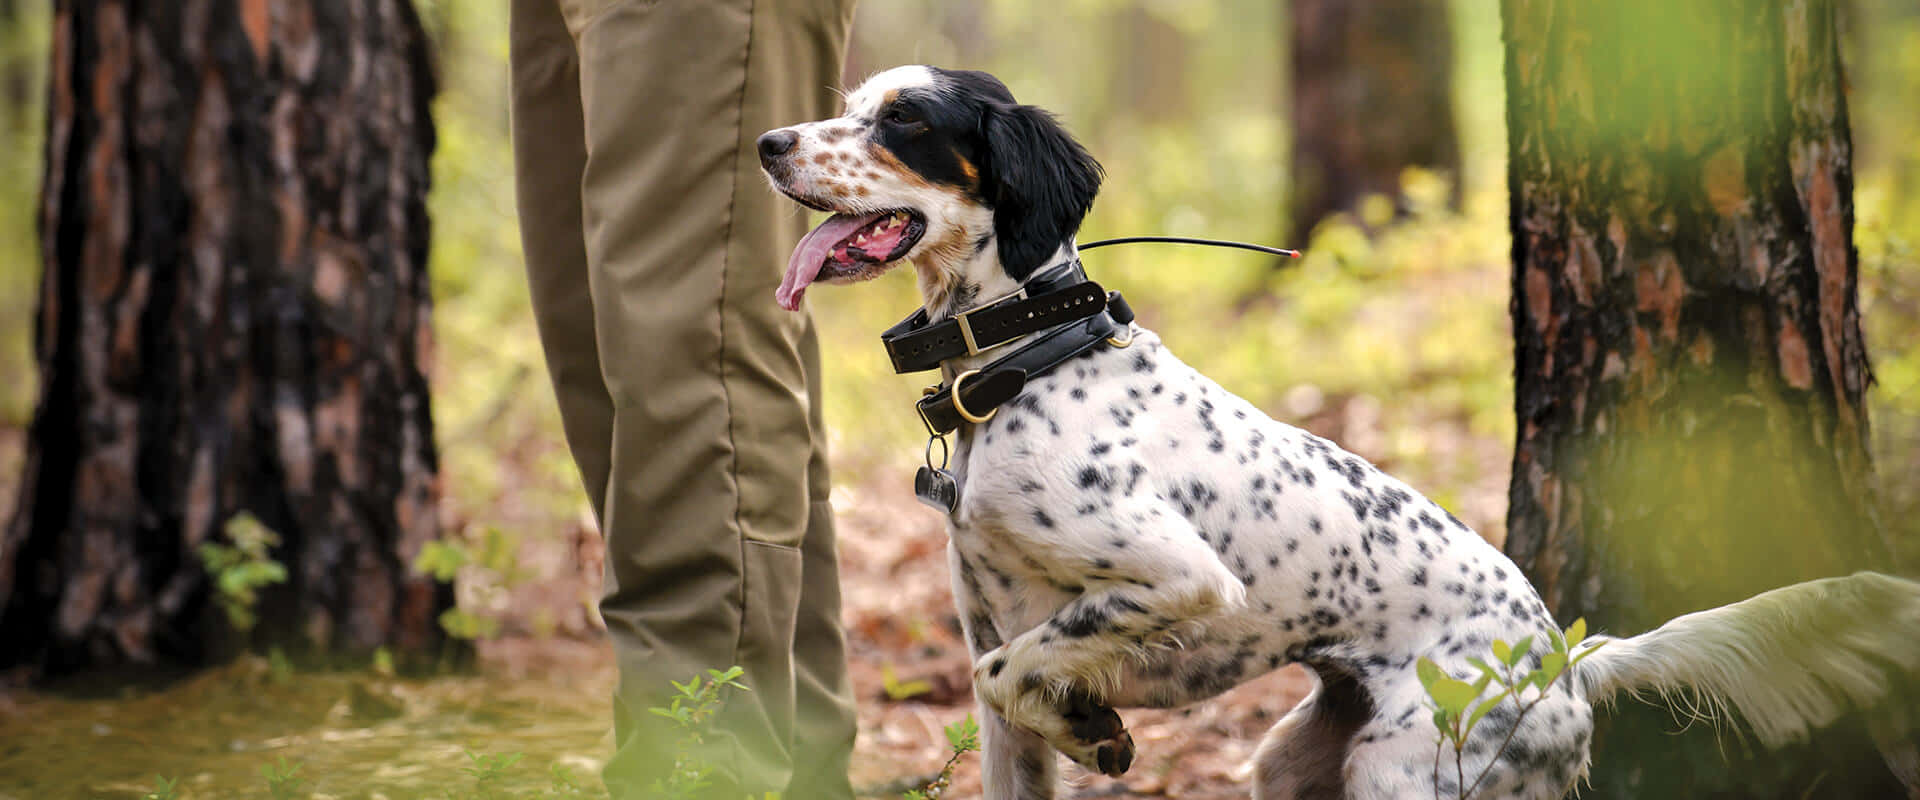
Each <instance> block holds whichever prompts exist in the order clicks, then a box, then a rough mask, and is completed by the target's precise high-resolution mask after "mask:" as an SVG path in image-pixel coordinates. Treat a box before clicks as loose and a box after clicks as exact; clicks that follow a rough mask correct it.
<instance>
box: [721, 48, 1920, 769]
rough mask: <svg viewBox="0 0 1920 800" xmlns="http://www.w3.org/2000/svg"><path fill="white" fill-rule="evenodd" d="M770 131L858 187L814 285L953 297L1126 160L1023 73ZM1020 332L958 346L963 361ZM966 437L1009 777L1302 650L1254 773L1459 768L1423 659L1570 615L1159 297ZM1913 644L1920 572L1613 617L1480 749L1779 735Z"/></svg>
mask: <svg viewBox="0 0 1920 800" xmlns="http://www.w3.org/2000/svg"><path fill="white" fill-rule="evenodd" d="M759 149H760V155H761V159H762V163H763V165H764V167H765V171H766V173H767V175H768V177H769V179H770V180H771V181H772V183H773V185H774V187H775V188H776V189H778V190H779V191H780V192H782V193H784V194H786V195H788V196H789V197H791V198H793V199H795V200H797V201H799V202H800V203H801V204H803V205H806V206H808V207H810V208H814V209H817V210H822V211H830V212H833V213H834V216H833V217H832V218H831V219H829V220H828V221H827V222H825V223H823V224H822V225H821V226H820V227H819V228H817V229H815V230H814V231H813V232H812V233H810V234H808V235H807V237H806V238H805V239H804V240H803V241H802V242H801V243H800V245H799V246H798V247H797V248H796V249H795V251H794V254H793V257H792V260H791V262H790V263H789V265H788V271H787V273H786V278H785V281H784V282H783V283H782V285H781V287H780V291H779V297H778V299H779V302H780V303H781V304H782V305H783V306H785V307H786V308H789V309H793V308H797V307H798V306H799V303H800V301H801V297H802V295H803V294H804V293H805V291H806V289H807V286H808V285H809V284H811V283H815V282H833V283H843V282H850V281H857V280H865V279H868V278H872V277H875V276H877V275H879V274H881V273H882V272H884V271H886V270H887V269H888V268H889V267H891V266H893V265H895V264H898V263H900V262H901V261H903V260H911V262H912V263H913V265H914V268H915V269H916V270H917V272H918V278H919V285H920V289H921V292H922V294H923V296H924V299H925V310H926V312H927V314H928V315H929V316H930V317H931V319H933V320H941V319H945V318H948V317H950V316H952V315H954V314H956V313H959V312H962V311H967V310H969V309H971V308H975V307H978V306H981V305H984V304H987V303H991V302H993V301H995V300H998V299H1001V298H1004V297H1006V296H1008V295H1011V294H1013V293H1015V292H1016V290H1018V289H1019V288H1020V287H1021V285H1022V283H1023V281H1025V280H1027V279H1028V278H1029V277H1030V276H1033V275H1034V274H1035V273H1036V272H1037V271H1039V270H1042V268H1045V267H1049V266H1052V265H1055V264H1059V263H1062V262H1066V261H1069V260H1072V259H1074V258H1075V257H1076V251H1075V246H1074V239H1073V237H1074V234H1075V232H1076V231H1077V230H1078V228H1079V226H1080V221H1081V218H1082V217H1083V216H1084V215H1085V214H1086V213H1087V211H1088V209H1089V208H1090V206H1091V205H1092V203H1093V198H1094V194H1095V192H1096V191H1097V190H1098V188H1099V185H1100V182H1101V170H1100V167H1099V165H1098V164H1097V163H1096V162H1095V161H1094V160H1093V159H1092V158H1091V157H1090V156H1089V155H1088V154H1087V153H1086V151H1085V150H1084V149H1082V148H1081V146H1080V145H1079V144H1078V143H1076V142H1075V141H1074V140H1073V139H1072V138H1070V137H1069V136H1068V135H1067V134H1066V133H1065V132H1064V131H1063V130H1062V129H1061V128H1060V127H1059V126H1058V125H1057V124H1056V123H1055V121H1054V120H1053V118H1052V117H1051V116H1049V115H1048V114H1047V113H1045V112H1043V111H1041V110H1039V109H1037V108H1034V107H1032V106H1023V105H1019V104H1017V103H1016V102H1015V101H1014V98H1013V96H1012V95H1011V94H1010V93H1009V92H1008V90H1007V88H1006V87H1005V86H1004V85H1002V84H1001V83H1000V81H998V80H996V79H994V78H993V77H991V76H989V75H986V74H983V73H979V72H960V71H948V70H941V69H934V68H929V67H919V66H912V67H900V68H897V69H893V70H890V71H887V72H884V73H881V74H880V75H878V76H876V77H874V78H872V79H871V80H869V81H867V82H866V83H865V85H863V86H861V87H860V88H859V89H858V90H856V91H854V92H853V93H852V94H850V95H849V96H848V97H847V104H846V111H845V114H844V115H843V116H841V117H839V118H836V119H829V120H824V121H819V122H810V123H806V124H800V125H795V126H792V127H788V128H781V129H779V130H775V131H770V132H768V133H766V134H765V135H763V136H762V137H760V139H759ZM1015 346H1018V345H1017V343H1016V345H1015ZM996 354H997V353H985V354H980V355H975V356H971V357H961V358H955V359H951V360H949V361H947V362H945V363H943V364H942V365H941V366H942V369H943V370H944V373H945V374H944V377H945V378H946V379H947V380H948V381H951V380H952V379H953V377H954V376H955V375H956V374H960V373H962V372H964V371H966V370H970V369H974V368H977V367H980V366H981V365H983V364H985V363H987V362H988V361H989V360H991V359H992V358H994V357H995V355H996ZM903 413H905V410H904V409H903ZM953 463H954V465H955V467H954V471H955V473H956V474H957V475H958V478H959V482H960V499H959V503H958V506H957V508H956V509H955V510H954V512H953V513H952V514H951V517H950V520H949V522H950V529H951V536H952V540H951V543H950V545H949V548H948V553H949V556H950V562H951V567H952V572H953V578H954V593H955V596H956V600H957V604H958V606H959V610H960V618H961V620H962V622H963V625H964V627H965V631H966V636H967V642H968V645H969V646H970V648H971V650H972V654H973V657H974V693H975V695H976V697H977V698H978V700H979V701H980V705H981V709H980V712H981V716H982V717H983V718H984V721H983V725H982V730H983V734H984V737H985V743H984V750H985V763H984V766H985V782H986V795H987V797H989V798H993V799H994V800H1006V799H1007V798H1046V797H1052V796H1053V792H1054V789H1055V784H1056V782H1057V779H1056V773H1055V759H1054V757H1053V754H1052V752H1051V751H1052V750H1058V751H1060V752H1062V753H1065V754H1066V755H1067V756H1068V757H1069V758H1071V759H1073V760H1074V761H1075V762H1078V763H1079V764H1081V765H1083V766H1085V767H1087V768H1089V769H1093V770H1098V771H1100V772H1103V773H1107V774H1110V775H1117V774H1120V773H1122V772H1124V771H1126V769H1127V767H1128V766H1129V764H1130V763H1131V761H1132V758H1133V745H1132V740H1131V738H1130V737H1129V736H1128V735H1127V733H1126V731H1125V730H1124V728H1123V727H1122V725H1121V721H1120V718H1119V717H1118V716H1117V715H1116V714H1115V713H1114V711H1113V710H1112V709H1114V708H1116V707H1139V706H1146V707H1155V708H1166V707H1173V706H1180V705H1183V704H1187V703H1193V702H1196V701H1200V700H1204V699H1206V698H1209V697H1212V696H1214V695H1217V694H1219V693H1221V692H1223V691H1225V690H1227V689H1228V688H1230V687H1232V686H1234V685H1236V684H1238V683H1240V682H1242V681H1245V680H1249V679H1251V678H1254V677H1256V676H1259V675H1261V674H1264V673H1266V672H1268V671H1270V670H1273V669H1275V668H1277V667H1279V666H1281V665H1283V664H1288V663H1295V662H1298V663H1302V664H1304V665H1306V666H1307V667H1308V668H1309V669H1310V670H1311V671H1312V672H1313V674H1314V675H1315V676H1316V677H1317V678H1318V687H1317V688H1316V689H1315V691H1314V692H1313V693H1312V694H1311V695H1310V696H1309V697H1308V698H1307V699H1306V700H1305V701H1304V702H1302V703H1301V704H1300V705H1299V706H1298V707H1297V708H1295V709H1294V710H1293V711H1292V712H1291V713H1289V714H1287V715H1286V717H1285V718H1283V719H1282V720H1280V722H1279V723H1278V724H1277V725H1275V726H1274V728H1273V730H1272V731H1271V732H1270V733H1269V734H1267V736H1266V739H1265V741H1264V742H1263V743H1262V744H1261V746H1260V748H1259V751H1258V755H1257V756H1256V763H1255V765H1254V787H1253V795H1254V797H1256V798H1268V799H1278V798H1329V797H1344V798H1355V799H1356V800H1385V799H1386V798H1400V797H1432V796H1435V794H1436V792H1437V793H1438V794H1439V795H1442V796H1448V797H1452V796H1455V795H1456V794H1457V792H1458V788H1459V787H1458V786H1457V785H1455V783H1454V778H1453V777H1452V771H1451V770H1447V771H1442V772H1441V773H1440V774H1436V770H1434V769H1433V764H1434V760H1435V747H1436V743H1437V741H1438V737H1437V734H1436V732H1435V729H1434V727H1433V722H1432V718H1431V716H1432V715H1431V713H1430V711H1429V709H1428V706H1427V696H1426V694H1425V693H1424V690H1423V689H1422V684H1421V682H1420V681H1419V680H1418V678H1417V677H1416V674H1415V664H1416V659H1417V658H1418V657H1420V656H1426V657H1428V658H1431V659H1433V660H1434V661H1435V662H1437V663H1438V664H1439V665H1440V666H1441V667H1442V668H1444V669H1445V670H1447V671H1448V672H1450V673H1452V674H1453V675H1454V676H1455V677H1459V678H1468V679H1470V678H1472V677H1475V676H1476V674H1477V673H1476V670H1475V669H1474V668H1473V667H1471V666H1470V665H1469V663H1468V661H1467V659H1469V658H1470V657H1475V656H1484V655H1485V654H1486V653H1487V651H1488V645H1489V643H1490V642H1491V641H1492V640H1493V639H1495V638H1504V639H1508V640H1517V639H1519V638H1520V637H1523V636H1529V635H1531V636H1535V637H1536V640H1537V641H1544V640H1545V638H1546V632H1547V631H1549V630H1551V629H1553V628H1554V627H1555V621H1554V620H1553V619H1552V618H1551V617H1550V616H1549V615H1548V613H1547V609H1546V608H1545V606H1544V605H1543V604H1542V603H1541V601H1540V598H1539V595H1538V594H1537V593H1536V592H1535V591H1534V589H1533V587H1532V586H1531V585H1529V584H1528V583H1527V581H1526V579H1525V578H1524V577H1522V576H1521V574H1520V570H1519V569H1518V568H1516V567H1515V566H1514V564H1513V563H1512V562H1511V561H1509V560H1508V559H1507V558H1506V557H1504V556H1503V555H1502V554H1501V553H1500V552H1499V551H1498V550H1496V549H1494V548H1493V547H1492V546H1490V545H1488V544H1487V542H1486V541H1484V540H1483V539H1481V538H1480V537H1479V536H1478V535H1476V534H1475V533H1474V532H1473V531H1471V530H1469V529H1467V527H1466V526H1465V525H1463V524H1461V523H1460V522H1459V520H1456V519H1454V517H1453V516H1452V515H1450V514H1448V513H1447V512H1446V511H1445V510H1444V509H1442V508H1440V507H1439V506H1438V505H1436V504H1434V503H1433V502H1432V501H1430V500H1428V499H1427V498H1425V497H1422V496H1421V495H1420V494H1419V493H1418V492H1415V491H1414V490H1412V489H1410V488H1408V487H1407V486H1406V484H1403V483H1401V482H1400V481H1398V480H1396V479H1394V478H1393V477H1392V476H1389V475H1386V474H1384V473H1382V472H1380V471H1379V470H1377V469H1375V468H1374V467H1373V466H1372V465H1370V464H1368V463H1367V462H1366V461H1365V460H1363V459H1361V458H1359V457H1357V456H1354V455H1352V454H1350V453H1348V452H1346V451H1345V450H1342V449H1340V448H1339V447H1338V446H1336V445H1333V444H1331V443H1329V442H1327V441H1326V440H1324V439H1320V438H1318V437H1316V436H1313V435H1312V434H1309V433H1306V432H1305V431H1302V430H1300V429H1297V428H1294V427H1292V426H1289V425H1285V424H1282V423H1279V422H1275V421H1274V420H1272V419H1269V418H1268V417H1267V415H1265V414H1263V413H1261V411H1260V410H1259V409H1257V408H1255V407H1253V406H1252V405H1250V404H1248V403H1247V402H1246V401H1244V400H1241V399H1240V398H1239V397H1236V396H1234V395H1233V394H1232V393H1230V392H1228V391H1226V390H1224V389H1222V388H1220V387H1219V386H1218V385H1216V384H1215V383H1214V382H1213V381H1211V380H1208V379H1207V378H1206V377H1205V376H1203V375H1201V374H1199V373H1198V372H1195V371H1194V370H1193V369H1192V368H1190V367H1188V366H1187V365H1186V364H1184V363H1182V362H1181V361H1180V360H1179V359H1177V358H1175V357H1174V356H1173V354H1172V353H1171V352H1169V351H1168V350H1167V348H1166V347H1164V346H1163V345H1162V344H1161V342H1160V341H1159V339H1158V338H1157V337H1156V336H1155V335H1154V334H1153V333H1151V332H1149V331H1147V330H1143V329H1140V328H1138V327H1137V326H1135V327H1134V328H1133V337H1132V344H1131V346H1129V347H1124V348H1122V347H1118V346H1103V347H1098V348H1095V349H1093V350H1091V351H1088V352H1087V353H1086V354H1085V355H1082V356H1080V357H1078V358H1076V359H1074V360H1072V361H1071V362H1069V363H1067V364H1065V365H1063V366H1061V367H1059V368H1058V369H1055V370H1053V371H1052V372H1050V373H1048V374H1046V375H1045V376H1043V377H1038V378H1036V379H1035V380H1032V381H1031V382H1029V383H1027V384H1026V385H1025V388H1024V389H1023V390H1022V391H1021V393H1020V394H1019V395H1018V396H1017V397H1015V398H1013V400H1012V401H1011V402H1008V403H1006V404H1004V405H1003V406H1001V409H1000V413H999V414H998V415H997V416H995V417H993V418H992V419H991V420H989V421H987V422H985V423H981V424H973V425H967V426H963V427H962V428H961V430H960V432H959V437H958V444H957V447H956V448H955V452H954V457H953ZM1532 658H1534V659H1536V660H1535V661H1534V662H1533V663H1534V664H1537V663H1538V662H1537V658H1538V656H1537V655H1536V656H1533V657H1532ZM1916 665H1920V584H1915V583H1913V582H1910V581H1906V580H1903V579H1899V578H1892V577H1887V576H1882V575H1875V574H1865V573H1863V574H1860V575H1855V576H1853V577H1848V578H1838V579H1830V580H1825V581H1818V582H1812V583H1805V584H1800V585H1797V586H1793V587H1788V588H1785V589H1780V590H1776V591H1774V592H1769V593H1767V594H1763V595H1760V596H1759V597H1755V598H1753V599H1751V600H1748V601H1745V602H1742V603H1737V604H1734V605H1730V606H1725V607H1722V608H1718V609H1714V610H1711V611H1705V612H1701V613H1697V614H1690V615H1687V616H1684V617H1680V618H1678V619H1675V620H1673V621H1672V622H1669V623H1668V624H1666V625H1665V626H1663V627H1661V628H1659V629H1658V630H1655V631H1653V632H1652V633H1648V634H1644V635H1641V636H1636V637H1633V638H1629V639H1620V640H1611V641H1607V642H1606V646H1604V647H1602V648H1600V649H1599V650H1598V651H1597V652H1596V653H1595V654H1594V655H1593V656H1592V657H1590V658H1588V659H1586V660H1585V661H1583V662H1581V663H1580V664H1579V666H1578V668H1577V670H1576V673H1575V674H1574V675H1573V676H1572V680H1569V681H1563V682H1561V683H1560V684H1558V685H1557V686H1556V687H1555V688H1554V689H1553V690H1552V691H1551V692H1550V693H1549V696H1548V697H1546V698H1545V699H1544V700H1542V701H1541V702H1540V704H1539V705H1538V706H1537V707H1535V708H1534V710H1533V711H1532V712H1531V713H1530V714H1528V715H1527V716H1525V717H1523V718H1521V719H1520V721H1519V729H1518V730H1514V727H1515V715H1513V714H1511V713H1506V712H1496V713H1495V714H1494V715H1492V716H1490V717H1488V718H1487V720H1485V721H1483V722H1482V724H1481V725H1480V726H1479V727H1478V728H1477V732H1476V734H1475V735H1474V740H1473V741H1470V742H1469V743H1468V747H1467V748H1466V752H1465V774H1466V775H1468V776H1476V775H1480V774H1482V773H1483V772H1484V773H1485V774H1486V778H1485V779H1484V780H1483V781H1482V783H1481V785H1480V787H1481V788H1480V789H1479V791H1478V792H1477V793H1476V796H1480V797H1514V798H1554V797H1559V796H1561V795H1562V794H1563V793H1564V792H1565V791H1566V790H1567V789H1568V788H1569V787H1570V785H1571V784H1572V783H1573V782H1574V781H1575V780H1577V778H1578V777H1579V776H1580V775H1582V774H1584V772H1585V770H1586V767H1587V762H1588V739H1589V732H1590V731H1591V729H1592V726H1593V705H1594V703H1596V702H1599V701H1602V700H1605V699H1607V698H1609V697H1610V696H1612V695H1613V694H1614V693H1616V692H1619V691H1623V690H1624V691H1629V692H1632V691H1638V690H1641V689H1649V688H1650V689H1654V690H1656V691H1659V692H1662V693H1665V692H1673V691H1687V692H1697V693H1698V694H1699V695H1700V696H1701V697H1702V698H1703V699H1704V700H1705V701H1706V702H1707V704H1708V705H1709V707H1713V708H1721V707H1731V708H1733V709H1735V710H1737V711H1738V712H1739V714H1740V716H1741V717H1743V718H1744V719H1745V720H1746V721H1747V722H1748V723H1749V724H1750V725H1751V726H1752V727H1753V730H1754V732H1755V733H1756V734H1757V735H1758V737H1759V738H1760V739H1761V740H1762V741H1763V742H1765V743H1767V744H1775V743H1779V742H1784V741H1787V740H1790V739H1793V738H1795V737H1798V736H1801V735H1804V734H1805V733H1806V732H1807V731H1808V730H1809V729H1810V728H1811V727H1816V726H1820V725H1823V724H1826V723H1829V722H1831V721H1833V720H1834V719H1835V718H1836V717H1837V716H1838V715H1839V714H1841V713H1842V712H1843V711H1844V710H1845V708H1846V707H1847V706H1848V705H1849V703H1865V702H1869V701H1872V700H1874V699H1875V698H1877V697H1879V696H1880V695H1881V694H1882V693H1883V692H1884V691H1885V682H1886V681H1887V680H1889V676H1888V675H1887V674H1885V672H1884V671H1883V667H1888V666H1893V667H1898V668H1905V669H1912V668H1914V667H1915V666H1916ZM1537 692H1538V690H1537V689H1530V690H1529V695H1528V696H1527V697H1528V699H1531V698H1532V697H1534V696H1535V693H1537ZM1503 713H1504V714H1505V716H1502V714H1503ZM1509 733H1511V734H1512V741H1511V743H1510V744H1509V745H1508V746H1506V747H1504V748H1501V747H1499V746H1498V745H1499V743H1500V742H1501V741H1502V740H1503V739H1505V738H1506V736H1507V735H1508V734H1509ZM1496 753H1497V755H1496ZM1446 757H1447V760H1449V761H1451V760H1452V757H1453V754H1452V753H1450V752H1449V753H1447V754H1446Z"/></svg>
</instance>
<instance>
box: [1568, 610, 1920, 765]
mask: <svg viewBox="0 0 1920 800" xmlns="http://www.w3.org/2000/svg"><path fill="white" fill-rule="evenodd" d="M1917 667H1920V583H1915V582H1913V581H1910V580H1906V579H1903V578H1896V577H1892V576H1888V575H1881V574H1878V573H1872V572H1862V573H1858V574H1855V575H1852V576H1849V577H1845V578H1828V579H1825V580H1817V581H1808V582H1806V583H1800V584H1795V585H1793V586H1788V587H1786V588H1783V589H1775V590H1773V591H1771V592H1767V593H1765V594H1761V595H1757V596H1755V597H1753V598H1751V599H1748V600H1743V601H1741V602H1738V603H1733V604H1731V605H1725V606H1721V607H1719V608H1715V609H1711V610H1708V611H1701V612H1698V613H1694V614H1688V615H1686V616H1683V617H1677V618H1675V619H1674V620H1672V621H1671V622H1668V623H1667V624H1665V625H1662V626H1660V627H1659V628H1657V629H1655V630H1653V631H1652V632H1649V633H1645V634H1641V635H1639V636H1635V637H1633V638H1630V639H1615V640H1608V641H1607V642H1606V644H1605V646H1603V647H1601V648H1600V649H1599V650H1597V651H1595V652H1594V653H1593V655H1591V656H1589V657H1587V658H1586V659H1585V660H1583V661H1581V662H1580V665H1579V666H1578V668H1577V674H1576V675H1575V678H1576V679H1577V680H1578V681H1579V682H1580V686H1581V688H1582V689H1584V690H1585V694H1586V697H1587V698H1588V699H1590V700H1593V701H1595V702H1599V701H1602V700H1606V699H1609V698H1611V697H1612V696H1613V695H1614V693H1616V692H1620V691H1626V692H1630V693H1635V694H1638V693H1639V692H1640V691H1641V690H1644V689H1653V690H1655V691H1657V692H1659V693H1660V694H1661V695H1662V696H1663V697H1667V698H1669V699H1672V698H1673V696H1675V695H1680V696H1682V697H1687V696H1691V699H1692V700H1693V701H1694V702H1695V709H1696V710H1700V711H1707V712H1718V711H1722V710H1724V709H1726V708H1727V707H1729V706H1730V707H1732V708H1733V709H1734V710H1736V711H1738V712H1739V714H1740V716H1741V717H1742V718H1744V719H1746V720H1747V723H1748V724H1749V725H1751V726H1752V727H1753V731H1754V733H1755V734H1756V735H1757V736H1758V737H1759V738H1760V741H1761V743H1762V744H1765V745H1766V746H1768V747H1776V746H1779V745H1781V744H1784V743H1786V742H1789V741H1792V740H1794V739H1797V738H1800V737H1801V736H1804V735H1805V734H1806V732H1807V731H1808V730H1809V729H1810V728H1818V727H1821V726H1824V725H1827V724H1829V723H1831V722H1833V721H1834V720H1835V719H1838V718H1839V717H1840V715H1841V714H1842V713H1845V712H1846V710H1847V708H1848V705H1849V703H1851V704H1854V705H1859V706H1865V705H1868V704H1870V703H1873V702H1874V701H1876V700H1878V699H1880V697H1881V696H1883V695H1885V694H1886V692H1887V689H1888V683H1889V681H1890V680H1897V679H1899V677H1900V675H1901V674H1902V673H1908V672H1912V671H1914V670H1915V669H1916V668H1917Z"/></svg>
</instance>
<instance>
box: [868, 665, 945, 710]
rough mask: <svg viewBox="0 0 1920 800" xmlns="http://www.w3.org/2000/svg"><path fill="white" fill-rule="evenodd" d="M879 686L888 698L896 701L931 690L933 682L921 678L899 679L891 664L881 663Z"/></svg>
mask: <svg viewBox="0 0 1920 800" xmlns="http://www.w3.org/2000/svg"><path fill="white" fill-rule="evenodd" d="M880 688H881V689H883V690H885V691H886V693H887V699H888V700H892V701H894V702H896V703H897V702H899V701H901V700H910V699H913V698H915V697H919V696H920V695H923V694H927V693H928V692H931V691H933V684H931V683H928V682H926V681H921V680H911V681H903V680H900V676H898V675H896V674H894V671H893V665H892V664H881V665H880Z"/></svg>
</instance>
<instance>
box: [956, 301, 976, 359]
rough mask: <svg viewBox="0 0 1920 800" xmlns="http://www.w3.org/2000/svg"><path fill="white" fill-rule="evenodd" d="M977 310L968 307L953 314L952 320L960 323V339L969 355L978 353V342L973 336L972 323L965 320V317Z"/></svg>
mask: <svg viewBox="0 0 1920 800" xmlns="http://www.w3.org/2000/svg"><path fill="white" fill-rule="evenodd" d="M977 310H979V309H969V310H967V311H962V312H960V313H958V314H955V315H953V319H954V321H955V322H958V323H960V341H962V342H965V343H966V345H967V355H970V356H977V355H980V343H979V342H977V341H975V340H974V338H973V323H971V322H969V321H968V320H967V317H969V316H972V315H973V312H974V311H977Z"/></svg>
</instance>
